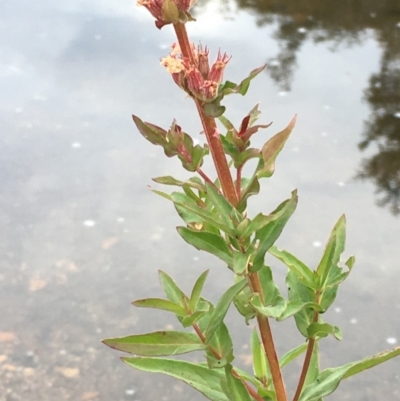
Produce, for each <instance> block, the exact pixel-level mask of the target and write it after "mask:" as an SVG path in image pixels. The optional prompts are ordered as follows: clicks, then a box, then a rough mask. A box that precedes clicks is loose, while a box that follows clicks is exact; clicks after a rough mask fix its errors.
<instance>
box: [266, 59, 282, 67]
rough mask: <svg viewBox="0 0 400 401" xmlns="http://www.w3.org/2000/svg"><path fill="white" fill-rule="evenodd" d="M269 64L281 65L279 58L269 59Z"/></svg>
mask: <svg viewBox="0 0 400 401" xmlns="http://www.w3.org/2000/svg"><path fill="white" fill-rule="evenodd" d="M269 65H270V66H271V67H279V66H280V65H281V63H280V61H279V60H271V61H270V62H269Z"/></svg>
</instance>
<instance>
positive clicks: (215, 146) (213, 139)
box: [174, 23, 238, 206]
mask: <svg viewBox="0 0 400 401" xmlns="http://www.w3.org/2000/svg"><path fill="white" fill-rule="evenodd" d="M174 29H175V33H176V36H177V38H178V42H179V46H180V48H181V52H182V56H183V57H185V58H187V59H189V60H190V62H191V64H193V65H196V60H195V57H194V54H193V49H192V46H191V44H190V42H189V38H188V36H187V32H186V27H185V24H181V23H177V24H174ZM194 101H195V103H196V107H197V111H198V113H199V116H200V120H201V123H202V125H203V129H204V132H205V134H206V138H207V142H208V146H209V147H210V152H211V156H212V158H213V161H214V165H215V168H216V170H217V175H218V178H219V181H220V183H221V188H222V192H223V194H224V196H225V198H226V199H227V200H228V201H229V202H230V203H231V204H232V205H233V206H236V205H237V204H238V197H237V194H236V190H235V186H234V184H233V180H232V176H231V172H230V171H229V166H228V162H227V161H226V157H225V152H224V148H223V146H222V142H221V139H220V137H219V134H218V130H217V124H216V122H215V119H214V118H212V117H208V116H206V114H205V113H204V111H203V108H202V103H201V102H200V101H199V100H198V99H197V98H194Z"/></svg>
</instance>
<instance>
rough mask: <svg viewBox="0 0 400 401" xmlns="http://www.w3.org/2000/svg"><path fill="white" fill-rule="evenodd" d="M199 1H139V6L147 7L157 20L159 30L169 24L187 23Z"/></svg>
mask: <svg viewBox="0 0 400 401" xmlns="http://www.w3.org/2000/svg"><path fill="white" fill-rule="evenodd" d="M196 1H197V0H138V1H137V5H138V6H144V7H146V8H147V9H148V10H149V11H150V13H151V15H152V16H153V17H154V18H155V19H156V26H157V28H160V29H161V28H162V27H163V26H164V25H167V24H175V23H177V22H186V21H187V20H190V19H192V17H191V16H190V14H189V10H190V9H191V8H192V7H193V5H194V3H196Z"/></svg>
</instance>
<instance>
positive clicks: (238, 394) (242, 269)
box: [104, 0, 400, 401]
mask: <svg viewBox="0 0 400 401" xmlns="http://www.w3.org/2000/svg"><path fill="white" fill-rule="evenodd" d="M194 3H195V0H139V1H138V4H139V5H142V6H144V7H146V8H147V9H148V10H149V11H150V13H151V14H152V16H153V17H154V18H155V20H156V21H155V24H156V26H157V28H159V29H161V28H162V27H164V26H166V25H172V27H173V29H174V30H175V33H176V36H177V41H178V42H177V43H176V44H173V45H172V49H171V52H170V54H169V55H168V56H167V57H165V58H164V59H162V61H161V64H162V65H163V66H164V67H166V69H167V70H168V72H169V73H170V74H171V75H172V78H173V80H174V81H175V83H176V84H177V85H178V86H179V88H181V89H182V90H183V91H184V92H186V94H187V95H188V96H189V97H190V98H191V99H192V100H193V101H194V103H195V106H196V109H197V113H198V115H199V117H200V120H201V123H202V125H203V129H204V133H205V136H206V142H207V143H205V144H204V145H199V144H197V145H195V144H194V141H193V139H192V137H191V136H190V135H189V134H188V133H186V132H184V130H183V129H182V128H181V127H180V126H179V125H178V124H177V122H176V121H175V120H174V121H173V123H172V125H171V127H170V128H169V129H163V128H161V127H158V126H157V125H154V124H152V123H148V122H144V121H142V120H141V119H140V118H139V117H137V116H133V121H134V123H135V125H136V127H137V129H138V130H139V132H140V133H141V134H142V135H143V136H144V138H146V139H147V140H148V141H150V142H151V143H153V144H155V145H159V146H162V147H163V149H164V153H165V154H166V156H168V157H175V156H176V157H178V158H179V159H180V161H181V162H182V167H183V168H184V169H186V170H188V171H190V172H192V173H195V174H196V175H194V176H193V177H191V178H189V179H188V180H187V181H181V180H179V179H175V178H173V177H170V176H168V177H158V178H155V179H154V181H156V182H158V183H161V184H165V185H169V186H176V187H178V188H179V190H178V191H176V192H172V193H171V194H167V193H163V192H160V191H154V192H156V193H158V194H160V195H162V196H164V197H165V198H167V199H168V200H170V201H172V202H173V203H174V205H175V208H176V211H177V212H178V214H179V216H180V217H181V218H182V220H183V222H184V224H183V225H182V226H180V227H178V233H179V234H180V235H181V236H182V238H183V239H184V240H185V241H186V242H187V243H189V244H190V245H192V246H194V247H195V248H197V249H199V250H202V251H205V252H208V253H211V254H213V255H215V256H217V257H218V258H220V259H221V260H222V261H223V262H224V263H225V264H226V266H227V268H228V269H230V270H231V271H232V276H233V284H231V285H230V286H227V289H226V291H225V292H224V293H223V294H222V296H221V297H220V299H219V301H218V302H217V303H216V304H215V305H213V304H212V303H211V302H209V301H208V300H206V299H205V298H203V296H202V289H203V285H204V282H205V280H206V278H207V274H208V270H207V271H205V272H204V273H203V274H202V275H201V276H200V277H199V278H198V279H197V281H196V283H195V284H194V287H193V290H192V292H191V294H189V295H188V294H185V293H184V292H183V291H182V290H181V289H180V288H179V287H178V286H177V284H176V283H175V282H174V281H173V279H172V278H171V277H169V276H168V275H167V274H166V273H165V272H163V271H160V281H161V285H162V287H163V289H164V291H165V294H166V299H157V298H147V299H141V300H138V301H135V302H134V303H133V304H134V305H135V306H138V307H144V308H158V309H161V310H165V311H168V312H172V313H174V314H175V315H176V317H177V318H178V320H179V322H180V323H181V324H182V326H183V328H185V329H186V330H183V331H157V332H154V333H146V334H136V335H132V336H128V337H122V338H111V339H107V340H104V343H105V344H106V345H108V346H110V347H112V348H115V349H117V350H120V351H124V352H127V353H130V354H133V355H134V356H133V357H123V358H122V359H123V361H124V362H126V363H127V364H128V365H130V366H132V367H134V368H136V369H140V370H144V371H148V372H158V373H164V374H167V375H170V376H173V377H175V378H177V379H179V380H182V381H184V382H185V383H187V384H189V385H190V386H192V387H193V388H195V389H196V390H198V391H200V392H201V393H202V394H203V395H204V396H205V397H206V398H208V399H210V400H212V401H252V400H257V401H287V400H289V398H288V395H287V392H286V388H285V384H284V380H283V376H282V369H283V368H284V367H285V366H286V365H288V364H289V363H291V362H292V361H293V360H294V359H296V358H298V357H300V356H301V355H302V354H305V355H304V358H303V366H302V369H301V370H300V372H299V380H298V385H297V388H296V390H295V393H294V396H293V398H292V399H293V401H321V400H323V397H325V396H327V395H329V394H331V393H332V392H333V391H335V389H336V388H337V387H338V385H339V383H340V382H341V381H342V380H344V379H346V378H348V377H350V376H353V375H355V374H357V373H360V372H362V371H363V370H365V369H369V368H371V367H373V366H375V365H378V364H380V363H382V362H385V361H387V360H389V359H391V358H394V357H395V356H397V355H399V354H400V347H397V348H394V349H392V350H390V351H385V352H382V353H380V354H378V355H375V356H373V357H370V358H366V359H363V360H361V361H357V362H350V363H348V364H346V365H344V366H339V367H335V368H329V369H325V370H322V371H320V370H319V346H320V344H319V343H320V340H322V339H323V338H324V337H327V336H330V335H331V336H334V337H335V338H337V339H338V340H340V339H341V332H340V329H339V328H338V327H336V326H333V325H331V324H329V323H326V322H324V321H323V320H322V318H321V314H322V313H324V312H325V311H326V310H327V309H328V308H329V307H330V306H331V305H332V303H333V302H334V300H335V298H336V294H337V291H338V287H339V285H340V284H341V283H342V282H343V281H344V280H345V279H346V278H347V276H348V275H349V273H350V271H351V269H352V267H353V265H354V261H355V259H354V257H353V256H350V257H349V258H348V259H347V261H346V262H345V263H343V264H342V263H341V255H342V253H343V252H344V250H345V236H346V220H345V217H344V216H341V217H340V218H339V220H338V221H337V222H336V224H335V226H334V227H333V230H332V232H331V234H330V236H329V239H328V241H327V244H326V247H325V250H324V252H323V254H322V257H321V261H320V263H319V264H318V266H316V267H315V268H310V267H309V266H307V265H306V264H305V263H303V262H302V261H300V260H299V259H298V258H296V257H295V256H294V255H292V254H291V253H290V252H288V251H286V250H281V249H278V248H277V247H276V246H275V245H274V244H275V241H276V240H277V239H278V237H279V236H280V234H281V232H282V231H283V229H284V227H285V225H286V223H287V221H288V220H289V218H290V216H291V215H292V214H293V212H294V211H295V209H296V205H297V199H298V197H297V192H296V191H293V192H292V194H291V197H290V198H289V199H287V200H285V201H284V202H282V203H281V204H280V205H279V206H278V207H277V208H276V209H275V210H274V211H272V212H271V213H269V214H263V213H259V214H257V215H256V216H254V217H251V218H250V217H249V216H248V215H247V213H246V206H247V200H248V198H249V197H250V196H253V195H257V194H258V192H259V189H260V183H259V182H260V180H261V178H268V177H270V176H271V175H272V174H273V173H274V169H275V160H276V157H277V156H278V154H279V153H280V151H281V150H282V148H283V146H284V145H285V142H286V141H287V139H288V138H289V136H290V134H291V132H292V129H293V128H294V125H295V121H296V117H294V118H293V119H292V121H291V122H290V123H289V125H288V126H287V127H286V128H285V129H283V130H282V131H281V132H279V133H277V134H275V135H274V136H271V137H270V139H269V140H268V141H267V142H266V143H265V144H264V145H263V146H262V148H261V149H257V148H252V147H251V139H252V136H253V135H254V134H256V133H257V132H258V131H259V130H261V129H265V128H267V127H269V125H270V124H268V125H260V124H256V121H257V120H258V118H259V117H260V114H261V113H260V111H259V110H258V105H256V106H255V107H254V108H253V109H252V110H250V112H249V113H248V114H247V115H246V116H245V117H244V118H243V119H242V123H241V125H240V127H238V128H236V127H235V126H234V125H233V124H232V123H231V122H230V121H229V120H228V119H227V118H226V117H225V107H224V106H223V105H222V101H223V99H224V97H225V96H228V95H231V94H241V95H245V94H246V92H247V90H248V87H249V85H250V82H251V80H252V79H253V78H255V77H256V76H257V75H258V74H259V73H260V72H261V71H262V70H263V69H264V68H265V66H262V67H260V68H257V69H255V70H253V71H252V72H251V73H250V74H249V75H248V77H246V78H245V79H244V80H243V81H242V82H240V83H239V84H236V83H233V82H231V81H225V82H224V81H223V75H224V72H225V68H226V66H227V64H228V62H229V60H230V57H229V56H228V55H227V54H226V53H222V52H220V51H219V52H218V56H217V59H216V60H215V61H214V62H213V63H212V64H210V61H209V49H208V47H206V46H205V47H203V46H201V45H198V46H195V45H194V44H193V43H191V42H190V41H189V38H188V35H187V31H186V23H187V22H190V21H194V19H193V17H192V16H191V15H190V8H191V7H192V6H193V4H194ZM216 119H218V121H219V123H220V126H221V127H223V129H224V132H222V133H220V131H219V130H218V128H217V123H216ZM209 153H211V156H212V160H213V162H214V166H215V170H216V177H209V176H208V175H207V174H206V173H205V172H204V171H203V170H202V164H203V159H204V157H206V156H207V155H208V154H209ZM227 159H229V164H228V160H227ZM252 159H256V161H257V165H256V168H255V169H254V171H253V174H252V175H251V176H250V177H242V170H243V166H244V165H245V164H246V163H247V162H248V161H249V160H252ZM230 167H231V168H230ZM231 169H232V170H234V172H235V174H233V175H232V174H231ZM267 254H269V257H271V256H273V257H275V258H277V259H279V260H280V261H281V262H283V264H284V265H286V266H287V278H286V283H287V290H288V295H287V297H285V296H284V295H283V294H281V292H280V290H279V288H278V287H277V285H276V284H275V282H274V279H273V274H272V273H273V272H272V271H271V268H270V267H269V266H268V265H267V264H266V261H265V257H266V255H267ZM232 305H233V306H234V307H235V308H236V309H237V310H238V312H239V313H240V314H241V315H243V316H244V318H245V322H246V323H248V322H249V321H250V320H252V319H256V321H257V325H258V330H254V332H253V334H252V336H251V340H250V341H251V349H252V354H253V375H249V374H248V373H246V372H243V371H241V370H239V369H237V368H235V367H234V366H233V361H234V350H233V346H232V340H231V337H230V334H229V330H228V328H227V326H226V324H225V323H224V318H225V316H226V313H227V311H228V309H229V308H230V307H231V306H232ZM288 318H294V320H295V322H296V326H297V328H298V330H299V332H300V333H301V334H302V335H303V336H304V338H305V342H304V343H302V344H300V345H299V346H298V347H296V348H294V349H292V350H290V351H288V352H287V353H286V354H285V355H283V356H281V357H280V358H278V356H277V352H276V349H275V345H274V340H273V335H272V331H271V327H270V323H269V322H270V320H271V319H275V320H277V321H278V322H279V321H282V320H285V319H288ZM189 329H190V330H189ZM193 351H201V352H203V353H204V355H205V361H206V363H198V364H196V363H191V362H186V361H183V360H176V359H173V358H171V357H173V356H175V355H179V354H183V353H188V352H193ZM166 357H167V358H166Z"/></svg>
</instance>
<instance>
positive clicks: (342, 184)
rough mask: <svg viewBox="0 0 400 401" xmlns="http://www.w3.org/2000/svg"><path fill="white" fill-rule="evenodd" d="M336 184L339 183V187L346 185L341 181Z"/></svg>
mask: <svg viewBox="0 0 400 401" xmlns="http://www.w3.org/2000/svg"><path fill="white" fill-rule="evenodd" d="M337 184H338V185H339V187H344V186H345V185H346V184H345V183H344V182H343V181H339V182H338V183H337Z"/></svg>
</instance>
